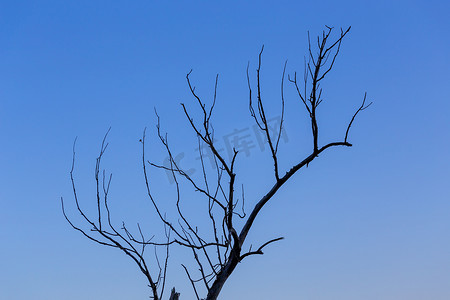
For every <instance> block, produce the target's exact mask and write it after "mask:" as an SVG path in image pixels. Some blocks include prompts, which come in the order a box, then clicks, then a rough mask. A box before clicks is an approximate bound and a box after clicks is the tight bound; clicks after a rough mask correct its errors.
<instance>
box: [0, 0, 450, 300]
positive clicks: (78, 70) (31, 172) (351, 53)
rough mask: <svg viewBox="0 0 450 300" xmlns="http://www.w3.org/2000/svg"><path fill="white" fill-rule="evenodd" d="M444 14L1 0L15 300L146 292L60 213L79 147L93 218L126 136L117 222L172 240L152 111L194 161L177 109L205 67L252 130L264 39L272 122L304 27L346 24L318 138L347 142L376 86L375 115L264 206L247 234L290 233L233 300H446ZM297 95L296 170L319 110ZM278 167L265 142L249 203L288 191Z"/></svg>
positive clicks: (0, 211) (245, 271) (205, 86)
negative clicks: (251, 86) (157, 204)
mask: <svg viewBox="0 0 450 300" xmlns="http://www.w3.org/2000/svg"><path fill="white" fill-rule="evenodd" d="M213 2H214V3H213ZM449 10H450V5H449V4H448V3H447V2H446V1H319V2H314V1H277V2H276V3H275V2H273V3H272V4H270V3H269V1H266V2H262V1H227V2H224V4H217V2H215V1H202V2H200V1H183V2H182V1H177V2H175V1H166V2H164V4H161V3H160V2H156V1H150V0H148V1H133V2H132V3H131V2H130V1H70V2H69V1H38V2H36V1H2V2H1V4H0V45H1V46H0V147H1V148H0V154H1V155H0V183H1V188H0V240H1V247H0V269H1V270H2V272H0V298H1V299H8V300H16V299H17V300H18V299H21V300H22V299H35V300H39V299H67V300H72V299H108V300H116V299H117V300H118V299H147V297H148V295H149V289H148V288H147V287H146V283H145V281H144V278H143V277H142V276H141V274H140V273H139V271H138V269H137V268H136V266H135V265H134V264H133V262H132V261H130V260H129V259H128V258H127V257H125V256H124V255H123V254H122V253H120V252H119V251H117V250H114V249H108V248H105V247H101V246H98V245H96V244H93V243H92V242H90V241H88V240H87V239H85V238H84V237H82V236H81V235H80V234H79V233H78V232H75V231H73V230H72V229H71V228H70V227H69V225H68V224H67V223H66V222H65V220H64V218H63V216H62V213H61V208H60V197H61V196H63V197H64V198H65V199H66V201H68V204H69V203H71V202H70V201H72V200H73V199H72V194H71V186H70V180H69V170H70V164H71V155H72V152H71V151H72V143H73V141H74V138H75V137H76V136H78V142H77V165H76V174H75V176H76V179H77V183H78V188H79V192H80V197H81V198H82V199H81V201H82V203H83V204H84V207H86V209H89V208H92V203H93V201H94V200H95V198H94V196H95V194H94V177H93V173H94V166H95V157H96V155H97V153H98V151H99V147H100V143H101V139H102V137H103V135H104V134H105V132H106V131H107V129H108V128H109V127H110V126H111V127H112V130H111V134H110V136H109V142H110V145H109V148H108V152H107V153H106V156H105V165H104V166H105V167H106V168H107V170H108V171H110V172H112V173H113V174H114V175H113V176H114V178H113V182H112V190H111V206H112V209H113V214H114V215H113V217H114V219H115V220H116V222H118V223H120V221H122V220H125V221H127V223H128V222H129V223H130V224H135V223H136V222H137V221H140V222H142V223H148V227H146V229H145V230H146V232H147V233H148V235H151V234H153V233H158V232H154V231H158V230H159V229H157V227H155V226H154V225H153V223H152V222H153V221H152V220H153V219H152V218H153V215H152V214H151V207H150V205H149V202H148V199H147V198H146V195H145V187H144V181H143V177H142V170H141V167H140V149H141V148H140V144H139V142H138V141H139V138H140V137H141V135H142V131H143V129H144V127H148V145H149V148H150V149H149V152H148V153H147V155H148V156H149V158H150V159H152V160H154V161H156V162H162V161H163V159H164V154H163V152H162V148H161V147H160V145H159V144H158V142H157V140H156V138H155V135H154V133H155V127H154V125H155V122H156V119H155V115H154V112H153V110H154V107H156V108H157V109H158V112H159V114H160V116H161V122H162V127H163V130H164V131H167V132H169V139H170V141H171V143H172V145H173V147H174V149H175V150H174V152H176V153H181V152H184V153H185V158H184V160H183V164H184V165H185V166H186V167H187V168H198V161H197V160H196V159H195V157H196V156H195V151H194V149H195V146H196V140H195V137H194V136H193V134H192V133H191V132H190V131H189V129H188V128H187V121H186V119H184V118H183V115H182V112H181V107H180V105H179V103H180V102H184V103H186V105H188V107H191V108H192V110H193V112H195V106H194V105H195V102H194V99H192V97H190V95H189V93H188V88H187V85H186V81H185V75H186V73H187V72H188V71H189V70H190V69H191V68H192V69H193V70H194V71H193V73H192V80H193V82H194V83H195V85H196V86H197V91H198V93H199V94H200V95H201V96H202V97H204V99H205V100H206V101H207V102H208V101H210V100H211V96H212V93H213V84H214V78H215V74H216V73H219V88H218V104H217V107H216V114H215V115H214V117H213V122H214V124H215V127H216V128H217V135H218V136H219V137H225V136H226V135H227V134H230V133H231V132H232V131H233V130H234V129H238V130H240V129H246V128H251V126H253V123H252V119H251V118H250V116H249V113H248V104H247V101H248V99H247V98H248V91H247V86H246V77H245V69H246V66H247V63H248V61H250V70H251V71H254V70H255V68H256V62H257V55H258V53H259V50H260V48H261V46H262V45H263V44H264V45H265V51H264V55H263V67H262V78H263V96H264V101H265V103H267V107H268V109H270V115H271V116H273V117H276V116H279V99H280V98H279V91H280V78H281V72H282V68H283V63H284V61H285V60H286V59H288V60H289V62H288V67H287V72H288V73H289V74H293V72H294V71H296V70H297V71H299V73H302V72H303V58H304V55H305V54H306V51H307V31H308V30H309V31H310V32H311V35H312V36H315V35H316V34H318V33H320V32H321V30H322V29H323V28H324V25H328V26H335V27H337V28H339V27H346V26H349V25H351V26H352V30H351V32H350V34H349V35H348V37H347V38H346V39H345V40H344V42H343V45H342V49H341V54H340V56H339V57H338V60H337V62H336V65H335V68H334V70H333V71H332V73H330V75H329V77H328V79H327V80H326V82H325V83H324V89H325V90H324V93H325V94H324V96H325V101H324V102H323V104H321V106H320V112H319V113H320V115H319V118H320V120H321V130H322V131H321V135H320V141H321V142H322V143H326V142H329V141H332V140H335V139H340V138H342V136H343V134H344V133H345V127H346V122H348V120H349V119H350V118H351V115H352V113H353V110H354V109H355V108H356V107H357V106H358V105H359V104H360V101H361V99H362V96H363V94H364V92H365V91H367V93H368V97H369V99H370V100H371V101H374V105H373V106H371V107H370V109H369V110H367V111H364V113H363V114H361V115H359V116H358V119H357V120H356V121H355V124H354V126H353V128H352V130H351V133H350V142H352V143H353V144H354V147H352V148H345V149H344V148H342V149H334V150H331V151H328V152H326V153H324V154H323V155H321V157H319V158H318V159H317V160H316V161H314V163H313V164H311V165H310V167H309V168H308V169H306V170H304V171H303V172H301V173H299V174H297V175H296V176H295V177H294V178H292V180H291V181H290V182H289V183H288V184H286V186H284V187H283V189H282V190H281V191H280V193H279V194H278V195H277V197H276V198H275V199H273V201H272V202H271V203H270V204H269V205H268V206H267V207H266V209H265V210H264V211H263V212H262V214H261V215H260V216H259V218H258V219H257V221H256V223H255V226H254V228H253V229H254V232H253V234H251V236H249V239H250V240H249V242H252V243H254V244H255V245H256V244H258V243H261V242H263V241H265V240H267V239H271V238H275V237H278V236H280V235H281V236H284V237H285V238H286V239H285V240H284V241H281V242H279V243H277V244H273V245H271V246H269V247H268V248H267V249H266V251H265V252H266V253H265V255H264V256H260V257H252V258H249V259H248V260H247V261H244V262H243V263H242V264H240V265H239V266H238V268H237V270H236V271H235V273H234V274H233V275H232V277H231V278H230V279H229V281H228V283H227V284H226V285H225V287H224V290H223V293H222V296H221V299H288V298H289V299H308V300H325V299H327V300H329V299H345V300H361V299H364V300H378V299H383V300H390V299H392V300H399V299H405V300H406V299H407V300H424V299H434V300H447V299H450V286H449V284H448V283H449V282H450V184H449V182H450V171H449V170H450V118H449V113H450V93H449V91H450V84H449V82H450V80H449V79H450V77H449V75H448V71H449V68H450V59H449V54H448V52H449V48H450V35H449V30H450V22H449V21H448V12H449ZM252 76H253V79H254V73H252ZM286 93H287V94H286V96H287V99H286V107H287V114H286V119H287V121H286V127H285V129H286V133H287V136H288V139H289V140H288V141H287V142H286V141H282V142H281V150H280V151H281V153H280V155H281V157H282V158H281V170H283V172H284V171H285V170H287V169H288V168H290V167H291V165H292V164H294V163H295V162H297V161H298V160H300V159H301V158H302V157H303V156H304V155H305V154H307V153H309V151H310V149H311V136H310V133H309V127H308V122H307V116H306V114H305V111H304V109H303V107H302V105H301V103H300V102H299V100H298V98H296V97H295V94H294V93H293V87H292V86H290V85H286ZM222 142H223V140H222ZM223 146H225V145H223ZM271 168H272V161H271V159H270V155H269V152H268V151H267V150H266V151H261V149H259V148H258V147H256V148H253V149H252V151H251V153H250V155H249V156H248V157H247V156H245V155H242V156H241V157H240V158H239V159H238V169H237V171H238V180H240V182H242V183H245V184H246V202H247V205H248V209H250V208H251V207H252V206H253V204H254V203H255V201H257V199H258V197H260V196H261V195H263V194H264V192H265V191H267V189H268V188H269V186H270V185H271V184H272V183H273V173H272V169H271ZM151 176H152V181H151V183H152V186H153V188H154V190H155V193H156V194H157V195H158V200H159V201H161V202H162V203H163V204H162V205H163V206H165V205H166V204H170V203H172V202H173V197H172V196H173V194H171V193H170V190H171V187H173V186H171V185H170V183H169V181H168V179H167V177H166V176H165V174H164V173H161V172H159V173H158V172H152V174H151ZM171 201H172V202H171ZM185 201H186V202H185V203H186V207H187V208H186V209H188V210H189V207H190V208H192V210H193V211H195V209H193V208H195V207H196V206H195V205H196V204H193V203H190V202H189V201H194V200H192V199H190V198H186V199H185ZM168 206H170V205H168ZM192 210H191V211H192ZM69 211H70V212H72V213H73V214H72V215H73V216H76V215H75V211H74V210H73V206H70V205H69ZM75 220H76V221H78V220H79V219H77V218H75ZM130 226H132V225H130ZM247 246H248V245H247ZM173 251H174V253H173V255H172V260H171V268H170V270H169V271H170V273H169V282H168V286H169V287H171V286H174V285H175V286H177V287H178V289H179V290H180V292H181V293H182V299H194V295H193V293H192V291H191V288H190V284H189V282H188V281H187V279H186V278H185V275H184V273H183V272H182V268H181V267H180V265H179V264H180V262H182V261H186V260H191V256H190V255H188V254H185V253H184V252H177V251H176V250H175V249H174V250H173Z"/></svg>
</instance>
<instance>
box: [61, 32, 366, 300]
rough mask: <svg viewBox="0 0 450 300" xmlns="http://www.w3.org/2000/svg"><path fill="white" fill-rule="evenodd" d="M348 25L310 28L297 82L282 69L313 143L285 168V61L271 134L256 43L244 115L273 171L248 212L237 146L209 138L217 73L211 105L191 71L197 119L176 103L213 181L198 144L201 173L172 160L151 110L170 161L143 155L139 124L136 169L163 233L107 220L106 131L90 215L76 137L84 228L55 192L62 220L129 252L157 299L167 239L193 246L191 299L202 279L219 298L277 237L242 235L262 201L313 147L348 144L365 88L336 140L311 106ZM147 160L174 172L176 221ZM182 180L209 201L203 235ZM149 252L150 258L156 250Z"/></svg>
mask: <svg viewBox="0 0 450 300" xmlns="http://www.w3.org/2000/svg"><path fill="white" fill-rule="evenodd" d="M349 30H350V27H349V28H347V29H346V30H343V29H340V32H339V35H338V37H337V38H335V39H334V40H332V37H331V36H332V33H333V28H331V27H326V29H325V30H324V31H323V32H322V34H321V35H320V36H318V37H317V40H316V42H317V44H316V46H313V43H312V42H311V40H310V37H309V34H308V43H309V53H308V55H307V57H308V59H307V60H306V63H305V71H304V76H303V78H302V79H301V80H300V81H299V79H298V78H297V73H294V74H293V75H292V76H289V75H288V76H287V81H288V82H289V83H290V84H292V86H293V87H294V88H295V91H296V94H297V95H298V98H299V100H300V101H301V102H302V103H303V106H304V108H305V110H306V112H307V115H308V116H309V119H310V124H311V133H312V140H313V143H312V149H311V152H310V154H309V155H307V156H306V157H304V158H303V159H301V160H299V161H298V162H297V163H296V164H294V165H292V167H291V168H290V169H287V170H285V171H283V170H280V167H279V163H278V161H279V158H278V149H279V142H280V137H281V133H282V129H283V122H284V117H285V114H284V112H285V96H284V85H285V83H286V65H287V61H286V63H285V64H284V68H283V72H282V76H281V121H280V123H279V126H278V130H277V131H276V134H273V132H272V131H271V129H270V126H269V121H268V120H269V119H268V114H267V112H266V109H265V106H264V103H263V100H262V95H261V82H260V72H261V65H262V63H261V59H262V53H263V49H264V47H263V48H262V49H261V52H260V53H259V57H258V65H257V69H256V85H255V89H254V88H253V86H252V84H251V80H250V74H249V67H248V66H247V82H248V90H249V110H250V115H251V117H252V118H253V120H254V122H255V124H256V126H257V127H258V129H259V130H260V132H261V133H262V134H263V135H264V136H265V143H266V145H267V146H268V149H270V154H271V160H272V163H273V178H274V183H273V185H272V186H270V187H268V188H267V190H266V192H265V194H264V196H262V197H261V198H260V199H259V200H257V201H255V203H256V204H255V205H254V207H253V209H251V211H250V212H249V214H248V215H247V214H245V213H244V212H241V211H240V210H239V211H238V207H237V205H238V198H239V197H241V202H242V203H241V204H242V207H244V205H243V201H244V192H243V190H242V191H241V192H242V195H241V196H239V195H237V192H236V190H237V189H238V188H237V187H236V186H237V184H236V179H237V174H236V172H235V162H236V157H237V156H238V155H239V151H238V150H236V149H233V153H232V157H231V159H227V158H226V157H224V156H223V155H222V154H221V153H220V151H219V149H218V148H217V144H216V143H215V140H214V129H213V127H212V125H211V119H212V114H213V110H214V106H215V103H216V92H217V83H218V77H216V81H215V87H214V98H213V101H212V104H211V105H210V106H209V107H207V105H206V104H205V102H204V101H203V100H202V99H201V98H200V96H199V95H198V94H197V93H196V91H195V87H194V86H193V85H192V83H191V79H190V75H191V72H189V73H188V74H187V75H186V80H187V85H188V88H189V91H190V93H191V95H192V97H193V99H194V101H195V102H196V105H198V107H199V109H200V111H201V116H200V118H201V121H198V120H197V121H196V120H194V118H193V117H192V116H191V113H190V112H189V110H188V107H187V106H185V105H184V104H181V106H182V110H183V112H184V114H185V116H186V119H187V121H188V124H189V125H190V128H191V129H192V130H193V131H194V132H195V134H196V136H197V138H198V143H199V145H203V146H206V147H207V148H208V149H209V150H210V151H211V152H212V154H213V158H214V163H215V164H216V169H215V170H216V171H215V175H214V177H215V180H214V181H211V178H210V176H207V174H206V171H205V167H204V154H203V153H202V151H201V150H199V153H200V158H201V160H200V161H201V165H202V171H203V180H201V181H198V180H195V179H194V178H192V177H191V175H189V174H188V172H186V171H185V170H183V169H182V168H181V166H180V165H179V164H178V163H177V160H176V159H175V158H174V155H173V153H172V151H171V148H170V147H169V143H168V140H167V135H166V134H163V133H162V131H161V127H160V119H159V116H158V115H157V114H156V116H157V126H156V128H157V134H158V137H159V140H160V142H161V143H162V145H163V146H164V148H165V149H166V151H167V155H168V157H169V163H170V164H169V166H166V165H159V164H156V163H153V162H150V161H147V159H146V157H145V145H146V144H145V143H146V135H145V130H144V133H143V136H142V139H141V140H140V142H141V145H142V169H143V176H144V179H145V186H146V190H147V194H148V197H149V199H150V201H151V203H152V206H153V208H154V210H155V213H156V215H157V218H159V220H160V221H161V222H162V224H163V225H164V228H165V238H164V240H163V241H158V242H156V241H153V238H146V237H145V235H144V230H143V229H141V227H140V225H139V224H138V229H137V232H138V234H133V233H132V232H131V231H130V230H129V229H128V227H127V226H125V224H124V223H122V226H121V227H120V228H117V227H116V226H115V225H113V222H112V221H111V214H110V209H109V206H108V195H109V188H110V183H111V175H109V176H107V175H106V173H105V171H104V170H102V168H101V162H102V157H103V155H104V154H105V151H106V149H107V146H108V143H107V141H106V139H107V135H108V133H107V134H106V135H105V137H104V139H103V142H102V145H101V150H100V153H99V155H98V157H97V160H96V166H95V180H96V186H97V191H96V195H95V199H96V217H95V219H92V218H89V217H88V215H87V214H86V213H85V211H84V210H83V209H82V208H81V206H80V202H79V199H78V198H79V197H78V194H77V189H76V185H75V180H74V175H73V174H74V166H75V143H74V151H73V160H72V169H71V171H70V178H71V182H72V188H73V195H74V201H75V204H76V210H77V212H78V213H79V214H80V215H81V217H82V219H83V220H84V222H85V223H86V224H87V226H88V227H89V229H84V228H83V227H81V226H78V225H76V224H75V223H74V222H73V221H72V220H71V219H70V218H69V217H68V215H67V213H66V209H65V207H64V200H63V198H61V204H62V211H63V214H64V217H65V218H66V220H67V222H68V223H69V224H70V225H71V226H72V228H74V229H75V230H77V231H79V232H80V233H81V234H83V235H84V236H85V237H86V238H88V239H90V240H92V241H94V242H96V243H98V244H100V245H104V246H109V247H113V248H117V249H120V250H121V251H122V252H123V253H125V254H126V255H127V256H128V257H130V258H131V259H132V260H133V261H134V262H135V263H136V265H137V266H138V268H139V270H140V271H141V273H142V274H144V276H145V278H146V279H147V281H148V285H149V287H150V289H151V295H150V297H151V298H153V299H156V300H158V299H162V298H163V294H164V289H165V285H166V276H167V266H168V261H169V260H168V259H169V249H170V248H171V247H173V246H179V247H183V248H186V249H188V250H189V251H190V252H191V253H192V258H193V261H194V262H195V264H196V265H197V267H198V269H197V271H198V273H197V274H194V273H193V271H192V269H191V270H190V268H189V267H188V266H187V265H186V264H182V267H183V269H184V271H185V273H186V276H187V278H188V280H189V281H190V283H191V285H192V288H193V292H194V294H195V296H196V298H197V299H201V298H200V291H199V286H203V287H202V290H204V291H205V292H206V298H205V299H207V300H213V299H217V298H218V296H219V294H220V292H221V290H222V287H223V286H224V284H225V283H226V281H227V279H228V278H229V277H230V275H231V274H232V273H233V271H234V270H235V268H236V267H237V266H238V264H239V263H240V262H242V261H243V260H244V259H245V258H247V257H249V256H252V255H261V254H263V250H264V249H265V248H266V247H267V246H269V245H270V244H272V243H274V242H277V241H280V240H281V239H283V237H277V238H274V239H271V240H267V241H265V242H263V243H261V244H260V246H259V247H257V248H253V249H252V247H245V248H244V245H245V241H246V238H247V235H248V234H249V232H250V230H252V228H253V224H254V221H255V219H256V217H257V216H258V215H259V214H260V212H261V211H262V209H263V208H264V207H265V205H266V204H267V203H268V202H269V201H270V200H271V199H272V198H273V197H274V195H275V194H276V193H277V191H278V190H279V189H280V188H281V187H282V186H283V185H284V184H285V183H286V182H287V181H288V180H290V179H291V178H292V176H293V175H294V174H295V173H297V172H298V171H299V170H300V169H302V168H304V167H305V166H308V164H309V163H311V162H312V161H313V160H314V159H316V158H318V156H319V154H322V153H323V152H325V150H328V149H331V148H334V147H340V146H343V147H350V146H352V144H351V143H350V142H349V141H348V137H349V131H350V129H351V127H352V125H353V122H354V120H355V118H356V116H357V115H358V114H359V113H360V112H361V111H363V110H364V109H366V108H367V107H368V106H369V105H370V104H371V103H369V104H366V94H364V97H363V100H362V103H361V104H360V106H359V107H358V108H357V109H356V110H355V112H354V114H353V115H352V117H351V118H350V120H349V122H348V124H347V126H346V128H344V129H345V131H344V132H343V138H342V139H341V140H337V141H332V142H328V143H325V144H321V143H319V120H318V118H317V109H318V106H319V104H321V103H322V88H321V82H322V80H324V78H325V77H326V75H327V74H328V73H329V72H330V71H331V69H332V68H333V66H334V64H335V61H336V58H337V56H338V54H339V51H340V47H341V43H342V41H343V39H344V37H345V36H346V35H347V33H348V32H349ZM108 132H109V130H108ZM200 148H201V147H200V146H199V149H200ZM149 167H154V168H158V169H163V170H165V171H166V172H170V174H171V175H172V178H173V181H174V183H175V185H174V188H175V189H176V194H177V199H176V204H175V205H176V210H177V213H178V220H177V221H176V222H174V221H173V220H169V219H168V218H167V216H166V215H165V214H164V213H163V211H162V210H161V209H160V206H159V205H158V201H157V199H156V198H155V196H154V194H153V193H152V189H151V187H150V179H149V176H148V171H147V169H148V168H149ZM180 180H184V181H186V183H187V184H189V185H190V186H191V187H192V188H193V189H194V190H195V191H196V192H197V193H199V194H201V195H202V196H203V197H204V198H205V205H207V211H208V212H207V214H208V216H207V217H208V218H209V220H210V223H211V228H210V230H211V233H210V235H208V236H204V235H203V234H202V233H201V232H203V231H205V230H206V229H205V230H199V229H198V228H197V227H196V225H195V222H194V220H192V219H190V218H189V217H187V216H186V214H185V213H184V212H183V209H182V207H181V205H180V203H181V202H182V199H181V194H180ZM239 207H240V206H239ZM239 209H240V208H239ZM236 219H240V221H241V223H239V224H243V225H242V226H239V227H237V225H236V223H237V222H235V221H236ZM148 246H151V247H155V248H157V249H161V248H162V249H164V250H163V252H164V259H161V260H160V259H159V258H158V255H157V254H156V250H155V254H156V260H155V263H153V264H152V265H151V264H150V263H148V260H147V258H146V257H144V253H145V250H146V249H147V248H146V247H148ZM153 259H155V257H154V258H153ZM178 298H179V294H178V293H176V292H175V289H172V293H171V295H170V298H169V299H178Z"/></svg>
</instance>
